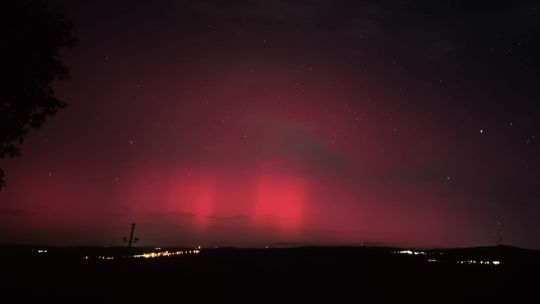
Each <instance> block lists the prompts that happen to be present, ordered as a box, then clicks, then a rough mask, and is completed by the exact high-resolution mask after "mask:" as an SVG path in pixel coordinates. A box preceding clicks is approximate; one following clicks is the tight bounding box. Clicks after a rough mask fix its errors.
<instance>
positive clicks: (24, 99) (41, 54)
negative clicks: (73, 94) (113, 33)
mask: <svg viewBox="0 0 540 304" xmlns="http://www.w3.org/2000/svg"><path fill="white" fill-rule="evenodd" d="M0 7H1V8H2V9H0V37H1V42H0V68H1V69H0V75H1V76H0V77H1V78H0V159H4V158H11V157H15V156H18V155H20V154H21V145H22V143H23V141H24V138H25V136H26V135H27V133H28V131H29V130H30V129H38V128H39V127H40V126H41V125H43V123H44V122H45V121H46V119H47V118H48V117H49V116H52V115H54V114H55V113H56V112H57V111H58V110H60V109H62V108H64V107H65V106H66V103H65V102H64V101H62V100H59V99H58V98H57V97H56V96H55V91H54V89H53V88H52V87H51V83H52V82H53V81H56V80H67V79H68V78H69V77H70V74H69V70H68V69H67V68H66V67H65V66H64V65H63V64H62V62H61V61H60V58H59V54H58V52H59V50H60V49H62V48H71V47H73V46H74V45H75V42H76V40H75V38H74V37H73V36H72V34H71V30H72V27H73V26H72V23H71V22H70V21H69V20H68V19H67V18H66V17H65V16H64V15H62V14H61V13H60V11H59V7H58V6H54V5H51V4H50V3H48V2H47V1H44V0H7V1H3V2H2V4H0ZM3 176H4V172H3V171H2V170H1V169H0V189H1V188H2V186H4V180H3Z"/></svg>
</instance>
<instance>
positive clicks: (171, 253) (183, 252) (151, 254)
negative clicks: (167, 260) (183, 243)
mask: <svg viewBox="0 0 540 304" xmlns="http://www.w3.org/2000/svg"><path fill="white" fill-rule="evenodd" d="M200 252H201V251H200V250H198V249H195V250H180V251H168V250H167V251H159V252H147V253H143V254H136V255H134V256H133V257H134V258H145V259H153V258H160V257H170V256H177V255H189V254H199V253H200Z"/></svg>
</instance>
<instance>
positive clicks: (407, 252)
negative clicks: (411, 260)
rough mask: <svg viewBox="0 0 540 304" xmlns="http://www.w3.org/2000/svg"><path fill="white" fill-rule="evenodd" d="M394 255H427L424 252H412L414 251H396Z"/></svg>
mask: <svg viewBox="0 0 540 304" xmlns="http://www.w3.org/2000/svg"><path fill="white" fill-rule="evenodd" d="M394 253H397V254H409V255H419V254H421V255H426V254H427V253H425V252H424V251H412V250H401V251H394Z"/></svg>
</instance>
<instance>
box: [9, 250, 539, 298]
mask: <svg viewBox="0 0 540 304" xmlns="http://www.w3.org/2000/svg"><path fill="white" fill-rule="evenodd" d="M46 250H47V252H42V253H39V252H37V251H36V248H27V247H1V248H0V258H1V262H0V266H1V270H0V271H1V272H0V276H1V291H2V293H1V297H2V298H0V301H1V302H2V303H22V302H27V301H28V300H35V301H39V302H41V303H56V302H70V303H80V302H91V303H130V302H139V303H158V302H161V303H183V302H184V303H186V302H190V303H193V301H196V302H197V303H206V302H208V301H210V300H213V301H219V302H223V303H234V302H249V303H261V302H272V303H281V302H283V303H291V302H294V303H309V302H312V303H315V302H317V303H319V302H321V301H322V303H344V302H347V303H355V302H356V303H367V302H375V303H388V302H398V301H399V302H401V303H418V302H421V303H464V302H468V303H469V302H478V303H493V302H496V303H499V302H507V303H525V302H527V303H538V302H537V300H538V290H539V289H540V285H539V284H540V277H539V274H540V272H539V270H540V254H539V253H538V252H536V251H529V250H523V249H518V248H512V247H503V246H501V247H491V248H473V249H455V250H426V251H423V252H418V254H414V252H403V253H396V251H399V250H401V249H392V248H366V247H356V248H341V247H340V248H336V247H304V248H269V249H233V248H222V249H204V248H203V249H202V250H201V251H200V253H199V254H187V253H186V254H185V255H181V256H173V257H160V258H148V259H145V258H126V257H125V256H126V255H128V254H135V253H141V252H148V251H155V250H154V249H145V248H137V249H135V250H134V252H131V253H128V252H126V251H125V249H121V248H47V249H46ZM164 250H165V249H162V250H161V251H164ZM169 250H171V251H174V250H177V249H169ZM100 256H101V257H102V258H99V257H100ZM85 257H86V258H85ZM105 257H114V259H109V260H107V259H106V258H105ZM462 261H463V262H462ZM494 261H495V263H493V262H494ZM488 262H489V264H487V263H488ZM497 262H499V263H500V264H497ZM527 299H528V300H527ZM4 300H5V301H4ZM49 300H53V302H50V301H49ZM369 300H371V301H369Z"/></svg>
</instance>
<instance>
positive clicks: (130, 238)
mask: <svg viewBox="0 0 540 304" xmlns="http://www.w3.org/2000/svg"><path fill="white" fill-rule="evenodd" d="M136 225H137V224H136V223H131V233H130V234H129V241H128V239H127V237H123V238H122V239H123V241H124V243H128V248H131V244H132V243H137V242H138V241H139V238H135V239H134V238H133V234H134V232H135V226H136Z"/></svg>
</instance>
